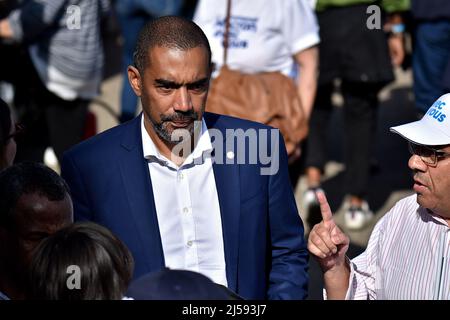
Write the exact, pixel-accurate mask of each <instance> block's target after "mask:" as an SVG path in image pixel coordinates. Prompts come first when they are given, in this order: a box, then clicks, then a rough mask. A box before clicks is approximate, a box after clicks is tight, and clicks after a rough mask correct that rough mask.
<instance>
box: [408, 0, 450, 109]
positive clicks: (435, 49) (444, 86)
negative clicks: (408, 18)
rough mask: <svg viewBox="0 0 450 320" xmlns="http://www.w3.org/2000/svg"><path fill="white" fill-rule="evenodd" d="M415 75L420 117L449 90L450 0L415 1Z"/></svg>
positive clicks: (412, 2)
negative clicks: (435, 100)
mask: <svg viewBox="0 0 450 320" xmlns="http://www.w3.org/2000/svg"><path fill="white" fill-rule="evenodd" d="M411 15H412V18H413V24H414V30H413V36H414V37H413V39H414V42H413V43H414V46H413V65H412V66H413V76H414V86H413V89H414V96H415V101H416V108H417V111H418V113H419V115H420V116H423V114H424V113H425V112H426V111H427V109H428V106H429V105H431V103H432V102H433V101H434V99H435V98H436V97H438V96H441V95H443V94H444V93H445V92H448V91H450V1H447V0H428V1H421V0H412V1H411Z"/></svg>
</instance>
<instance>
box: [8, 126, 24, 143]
mask: <svg viewBox="0 0 450 320" xmlns="http://www.w3.org/2000/svg"><path fill="white" fill-rule="evenodd" d="M24 131H25V127H24V126H23V125H21V124H20V123H16V124H15V125H14V132H13V133H11V134H10V135H8V136H7V137H6V141H8V140H9V139H16V137H17V136H18V135H21V134H22V133H23V132H24Z"/></svg>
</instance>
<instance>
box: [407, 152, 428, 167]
mask: <svg viewBox="0 0 450 320" xmlns="http://www.w3.org/2000/svg"><path fill="white" fill-rule="evenodd" d="M408 167H409V168H410V169H411V170H418V171H426V170H427V167H428V166H427V164H426V163H425V162H423V160H422V159H421V158H420V156H418V155H417V154H413V155H411V157H410V158H409V161H408Z"/></svg>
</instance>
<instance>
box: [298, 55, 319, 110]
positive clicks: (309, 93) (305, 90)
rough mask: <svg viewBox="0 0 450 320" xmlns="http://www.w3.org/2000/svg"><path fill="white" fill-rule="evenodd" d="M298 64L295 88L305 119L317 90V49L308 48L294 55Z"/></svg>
mask: <svg viewBox="0 0 450 320" xmlns="http://www.w3.org/2000/svg"><path fill="white" fill-rule="evenodd" d="M296 60H297V63H298V65H299V77H298V80H297V90H298V93H299V95H300V100H301V102H302V106H303V111H304V113H305V116H306V118H307V119H309V117H310V115H311V111H312V108H313V104H314V99H315V97H316V91H317V75H318V49H317V46H316V47H312V48H308V49H306V50H304V51H302V52H301V53H299V54H298V55H297V56H296Z"/></svg>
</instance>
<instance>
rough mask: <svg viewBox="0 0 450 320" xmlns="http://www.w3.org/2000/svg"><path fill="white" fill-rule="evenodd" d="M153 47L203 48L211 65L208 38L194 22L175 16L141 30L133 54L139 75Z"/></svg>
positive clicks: (149, 24) (163, 18) (159, 19)
mask: <svg viewBox="0 0 450 320" xmlns="http://www.w3.org/2000/svg"><path fill="white" fill-rule="evenodd" d="M154 47H165V48H171V49H179V50H189V49H193V48H197V47H204V48H205V50H206V51H207V52H208V57H209V61H208V63H209V64H210V63H211V48H210V46H209V42H208V38H207V37H206V35H205V34H204V33H203V31H202V29H200V27H199V26H198V25H196V24H195V23H194V22H192V21H190V20H186V19H184V18H181V17H176V16H166V17H161V18H158V19H155V20H153V21H151V22H149V23H147V24H146V25H145V26H144V28H143V29H142V30H141V32H140V34H139V38H138V42H137V44H136V50H135V52H134V65H135V67H136V68H137V69H138V70H139V72H140V73H141V74H143V73H144V70H145V68H146V67H147V64H148V62H149V51H150V50H151V49H152V48H154Z"/></svg>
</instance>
